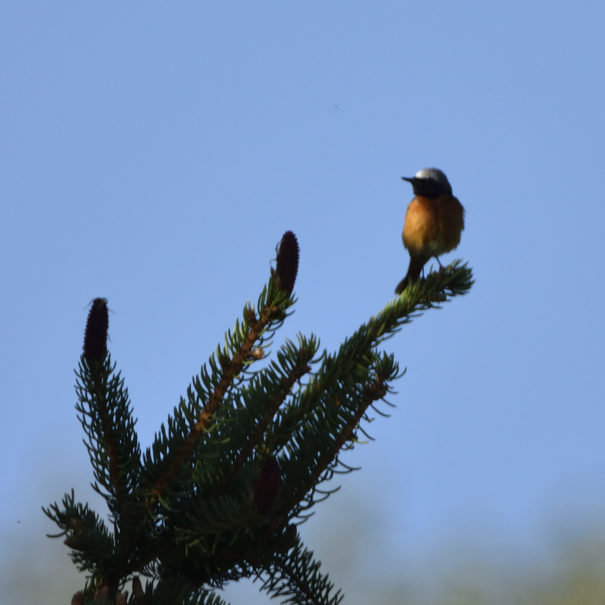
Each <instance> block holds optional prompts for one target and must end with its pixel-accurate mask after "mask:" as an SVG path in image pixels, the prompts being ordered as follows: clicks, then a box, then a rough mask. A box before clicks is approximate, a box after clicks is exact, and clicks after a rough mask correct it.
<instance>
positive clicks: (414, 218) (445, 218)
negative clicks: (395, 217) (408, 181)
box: [402, 195, 464, 257]
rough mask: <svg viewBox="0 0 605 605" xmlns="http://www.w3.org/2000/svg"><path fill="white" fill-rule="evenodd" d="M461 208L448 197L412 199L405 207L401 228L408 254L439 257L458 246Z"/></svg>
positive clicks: (459, 204) (461, 221)
mask: <svg viewBox="0 0 605 605" xmlns="http://www.w3.org/2000/svg"><path fill="white" fill-rule="evenodd" d="M463 229H464V208H463V207H462V204H461V203H460V202H459V201H458V200H457V199H456V198H455V197H453V196H451V195H440V196H437V197H434V198H433V197H431V198H428V197H424V196H421V195H418V196H416V197H415V198H414V199H413V200H412V201H411V202H410V205H409V206H408V209H407V212H406V215H405V223H404V224H403V233H402V237H403V245H404V246H405V247H406V248H407V249H408V250H409V251H410V254H416V255H423V256H429V257H431V256H439V255H441V254H444V253H445V252H449V251H450V250H453V249H454V248H455V247H456V246H457V245H458V244H459V243H460V233H461V232H462V230H463Z"/></svg>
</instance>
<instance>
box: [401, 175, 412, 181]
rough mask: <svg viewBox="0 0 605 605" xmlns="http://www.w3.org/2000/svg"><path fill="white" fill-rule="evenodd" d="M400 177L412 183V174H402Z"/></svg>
mask: <svg viewBox="0 0 605 605" xmlns="http://www.w3.org/2000/svg"><path fill="white" fill-rule="evenodd" d="M401 178H402V179H403V180H404V181H407V182H408V183H413V182H414V177H413V176H402V177H401Z"/></svg>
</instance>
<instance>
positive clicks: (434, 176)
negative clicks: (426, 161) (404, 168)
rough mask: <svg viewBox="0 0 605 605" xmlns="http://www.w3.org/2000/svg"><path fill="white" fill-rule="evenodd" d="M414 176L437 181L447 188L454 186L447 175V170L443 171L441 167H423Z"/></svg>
mask: <svg viewBox="0 0 605 605" xmlns="http://www.w3.org/2000/svg"><path fill="white" fill-rule="evenodd" d="M414 178H415V179H422V180H431V181H436V182H437V183H439V184H440V185H442V186H443V187H444V188H445V189H451V187H452V186H451V185H450V182H449V181H448V180H447V177H446V176H445V172H443V170H439V168H423V169H422V170H419V171H418V172H417V173H416V174H415V175H414Z"/></svg>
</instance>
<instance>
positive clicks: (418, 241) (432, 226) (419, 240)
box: [395, 168, 464, 294]
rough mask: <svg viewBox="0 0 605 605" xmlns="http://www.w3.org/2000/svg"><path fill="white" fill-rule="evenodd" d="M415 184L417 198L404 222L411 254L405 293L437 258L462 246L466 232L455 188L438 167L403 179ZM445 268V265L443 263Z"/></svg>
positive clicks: (402, 287) (398, 291)
mask: <svg viewBox="0 0 605 605" xmlns="http://www.w3.org/2000/svg"><path fill="white" fill-rule="evenodd" d="M401 178H402V179H403V180H404V181H408V182H409V183H412V188H413V189H414V195H415V197H414V199H413V200H412V201H411V202H410V205H409V206H408V209H407V212H406V213H405V222H404V223H403V233H402V239H403V245H404V246H405V247H406V248H407V250H408V252H409V253H410V265H409V267H408V272H407V273H406V275H405V277H404V278H403V279H402V280H401V281H400V282H399V283H398V284H397V287H396V288H395V293H396V294H401V293H402V292H403V291H404V290H405V288H406V287H407V285H408V284H410V283H412V282H415V281H416V280H417V279H418V278H419V277H420V272H421V271H422V268H423V267H424V265H425V264H426V263H427V262H428V261H429V260H430V259H431V258H432V257H435V258H436V259H437V262H438V263H439V258H438V257H439V255H441V254H444V253H445V252H449V251H450V250H453V249H454V248H455V247H456V246H457V245H458V244H459V243H460V233H461V232H462V230H463V229H464V208H463V207H462V204H461V203H460V202H459V201H458V200H457V199H456V198H455V197H454V196H453V195H452V186H451V185H450V183H449V181H448V180H447V177H446V176H445V174H444V173H443V172H442V171H441V170H439V169H438V168H423V169H422V170H419V171H418V172H417V173H416V175H415V176H413V177H406V176H404V177H401ZM439 265H441V263H439Z"/></svg>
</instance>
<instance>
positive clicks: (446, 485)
mask: <svg viewBox="0 0 605 605" xmlns="http://www.w3.org/2000/svg"><path fill="white" fill-rule="evenodd" d="M604 18H605V9H604V8H603V5H602V3H597V2H582V1H580V2H573V3H572V2H534V3H531V2H530V3H526V2H518V1H513V2H506V3H498V4H496V3H488V2H444V1H439V2H433V3H426V2H410V3H407V2H406V3H404V2H395V1H385V2H376V3H372V4H371V6H370V4H369V3H366V2H344V1H335V2H305V3H291V2H286V3H284V2H277V1H274V2H266V1H259V2H221V3H219V2H184V3H176V4H174V3H173V4H170V5H168V4H166V3H160V2H145V3H142V2H130V3H126V4H124V3H117V2H115V3H113V2H112V3H106V2H105V3H90V2H86V3H82V2H33V1H32V2H30V1H23V2H14V3H5V4H4V5H3V7H2V8H1V9H0V61H1V73H2V76H1V84H0V86H1V89H2V91H1V94H0V121H1V132H2V135H1V137H0V166H1V168H0V170H1V173H2V176H1V179H0V194H1V200H2V202H1V203H2V213H1V216H2V218H1V220H0V247H1V248H0V259H1V260H0V262H1V264H2V266H1V275H2V296H1V298H0V313H1V317H2V337H1V338H0V364H1V367H2V379H1V380H0V400H1V401H2V409H3V413H4V417H3V421H2V423H0V426H1V428H0V457H1V459H2V478H3V485H4V486H5V489H4V493H5V497H4V498H2V500H1V501H0V513H1V514H0V518H1V519H2V526H3V528H2V534H3V535H6V536H8V537H10V540H11V550H12V552H9V551H7V553H8V554H9V555H14V552H15V550H16V549H17V548H18V545H19V544H21V540H22V539H24V536H26V535H27V536H28V539H30V538H29V537H30V535H35V536H36V538H38V536H39V541H41V542H44V541H45V540H46V539H45V538H44V537H43V533H44V531H52V529H53V528H52V526H51V525H50V524H49V523H46V522H45V520H44V519H42V518H41V514H40V509H39V507H40V505H42V504H47V503H48V502H50V501H52V500H55V499H58V498H60V497H61V495H62V494H63V493H64V492H65V491H66V490H68V489H69V488H70V487H71V486H72V485H76V486H78V496H79V497H80V498H82V499H87V498H89V496H90V489H89V488H88V487H87V482H88V481H89V479H90V473H89V470H88V462H87V458H86V452H85V450H84V447H83V445H82V444H81V430H80V426H79V424H78V423H77V421H76V418H75V412H74V392H73V382H74V377H73V368H74V366H75V364H76V363H77V360H78V356H79V354H80V350H81V343H82V335H83V328H84V322H85V319H86V314H87V303H88V302H89V301H90V299H92V298H93V297H95V296H105V297H107V298H108V299H109V303H110V306H111V308H112V309H113V311H114V313H113V314H112V315H111V317H110V335H111V343H110V349H111V352H112V355H113V357H114V359H115V360H116V361H117V362H118V364H119V367H120V368H121V369H122V370H123V372H124V374H125V377H126V381H127V384H128V386H129V389H130V394H131V397H132V400H133V403H134V406H135V411H136V414H137V416H138V418H139V424H138V428H139V430H140V434H141V439H142V441H143V443H144V444H145V445H148V444H149V443H150V441H151V439H152V437H153V434H154V431H155V430H156V429H157V428H158V426H159V424H160V423H161V422H162V421H164V420H165V418H166V415H167V413H168V412H169V411H170V410H171V408H172V406H173V405H174V404H175V403H176V402H177V400H178V397H179V396H180V395H181V394H182V393H184V392H185V389H186V386H187V384H188V382H189V380H190V378H191V376H192V375H193V374H194V373H195V372H197V371H198V369H199V366H200V365H201V363H202V362H203V361H204V360H205V359H206V358H207V356H208V354H209V353H210V352H211V351H212V350H213V349H214V348H215V346H216V344H217V343H218V342H219V341H221V339H222V336H223V333H224V330H225V329H226V328H228V327H231V326H232V325H233V322H234V320H235V318H236V317H237V316H238V315H239V314H240V313H241V309H242V305H243V303H244V302H245V301H246V300H250V299H252V300H255V299H256V297H257V295H258V292H259V291H260V289H261V287H262V285H263V284H264V282H265V280H266V278H267V276H268V273H269V261H270V259H271V258H272V257H273V256H274V247H275V245H276V243H277V242H278V241H279V239H280V236H281V234H282V233H283V232H284V231H285V230H287V229H292V230H293V231H294V232H295V233H296V234H297V236H298V238H299V242H300V246H301V264H300V272H299V279H298V281H297V285H296V294H297V296H298V298H299V302H298V304H297V307H296V309H297V310H296V313H295V315H294V316H293V317H292V318H291V320H290V321H289V323H287V324H286V326H285V327H284V329H283V331H282V335H283V336H284V337H285V336H294V335H295V333H296V331H298V330H300V331H303V332H305V333H308V332H314V333H316V334H317V335H318V336H319V337H320V338H321V340H322V343H323V345H324V346H325V347H327V348H328V349H333V348H335V347H336V346H337V345H338V343H339V342H340V341H341V340H342V339H343V338H344V337H346V336H347V335H348V334H350V333H351V332H352V331H353V330H354V329H355V328H356V327H357V326H358V325H359V323H360V322H361V321H364V320H365V319H366V318H367V317H369V316H370V315H372V314H373V313H375V312H376V311H377V310H379V309H380V308H382V306H383V305H384V304H385V303H386V302H387V301H388V300H389V299H390V298H391V297H392V296H393V288H394V286H395V284H396V283H397V282H398V280H399V279H400V278H401V277H402V275H403V273H404V271H405V268H406V265H407V253H405V251H404V249H403V247H402V244H401V239H400V231H401V224H402V221H403V216H404V212H405V208H406V204H407V203H408V201H409V200H410V199H411V188H410V187H409V185H408V184H407V183H404V182H402V181H401V180H400V176H402V175H410V174H413V173H414V172H416V171H417V170H418V169H420V168H423V167H426V166H438V167H440V168H441V169H443V170H444V171H445V172H446V173H447V175H448V176H449V179H450V182H451V183H452V186H453V188H454V193H455V194H456V195H457V196H458V197H459V199H460V200H461V201H462V203H463V204H464V206H465V207H466V212H467V227H466V230H465V231H464V233H463V238H462V243H461V245H460V247H459V248H458V250H457V251H456V252H455V253H452V254H451V255H448V256H447V257H446V258H445V259H444V260H451V259H453V258H455V257H461V258H463V259H465V260H467V261H468V262H469V263H470V265H471V266H472V267H473V269H474V272H475V277H476V284H475V286H474V288H473V290H472V291H471V293H470V295H468V296H467V297H463V298H459V299H455V300H454V301H453V302H452V303H451V304H448V305H447V306H446V307H445V308H444V309H443V310H441V311H432V312H430V313H428V314H426V315H424V316H423V317H421V318H419V319H418V320H416V321H415V323H414V324H413V325H411V326H409V327H408V328H406V329H405V330H404V331H403V332H401V333H400V334H398V335H397V336H396V337H395V338H393V339H392V340H390V341H389V342H388V343H387V347H386V348H387V349H389V350H391V351H393V352H394V353H395V354H396V356H397V358H398V359H399V360H400V363H401V364H402V365H403V366H406V367H407V374H406V376H405V377H404V378H403V379H402V380H400V382H399V383H398V385H397V386H398V388H399V394H398V395H396V396H394V397H392V398H391V400H392V401H393V402H394V403H396V404H397V408H396V409H395V410H394V412H393V415H392V418H390V419H389V420H384V419H379V420H377V421H376V423H374V425H372V430H371V432H372V434H373V435H374V437H376V439H377V440H376V441H375V442H373V443H371V444H369V445H367V446H364V447H362V448H359V449H358V451H357V452H356V453H355V454H354V455H353V456H352V457H351V458H350V460H351V461H352V462H354V463H360V464H362V465H363V467H364V468H363V470H362V471H361V472H359V473H356V474H355V475H354V476H348V477H345V478H344V479H343V484H344V489H343V490H342V491H341V492H339V493H338V495H336V496H335V497H334V498H333V501H332V502H330V503H327V505H326V506H325V507H324V508H322V507H319V508H318V511H317V516H316V518H315V519H314V520H313V521H312V524H310V528H309V529H308V530H307V531H308V536H309V537H308V540H309V544H310V546H311V547H318V548H321V547H320V546H319V542H320V538H321V534H322V532H323V534H324V536H325V534H326V533H328V529H329V524H327V525H326V524H325V522H322V515H324V517H325V519H326V520H327V519H334V518H337V517H338V515H339V514H341V513H342V511H346V510H347V508H348V507H349V506H351V507H355V506H358V505H359V501H363V508H364V510H366V513H367V515H368V519H369V521H368V522H369V523H370V524H372V527H373V528H374V534H373V538H372V540H370V541H369V542H368V544H369V543H370V542H371V544H372V545H374V546H373V548H374V549H375V551H373V552H376V553H384V552H385V549H386V552H387V553H388V555H387V557H386V558H387V559H389V560H391V561H394V562H395V564H394V565H395V568H396V569H398V570H399V569H400V566H399V565H398V564H397V562H398V561H405V562H406V564H407V563H409V564H410V565H413V564H414V561H415V560H416V559H418V560H419V559H421V558H422V557H423V556H425V555H426V552H428V550H429V549H430V548H434V547H435V545H439V544H440V543H441V542H442V541H446V540H447V539H448V538H449V537H451V536H452V535H455V536H468V537H469V540H470V539H476V538H477V537H479V539H480V540H481V539H483V538H485V539H486V540H487V539H488V537H489V536H497V537H498V538H497V539H499V540H504V541H505V542H507V543H510V544H514V545H517V547H518V548H519V549H521V550H527V551H529V550H531V549H533V548H535V547H536V545H538V544H539V543H540V540H541V536H542V534H543V532H544V530H545V527H546V526H547V525H548V523H549V519H553V518H559V517H560V516H561V515H563V516H566V517H567V518H569V519H572V520H573V519H578V518H581V517H584V516H590V515H592V514H594V515H597V516H598V515H600V514H601V513H602V512H603V510H605V506H603V504H604V503H605V446H604V444H603V427H604V425H605V410H604V404H605V387H604V378H603V361H604V355H603V345H604V343H605V326H604V319H603V300H604V297H605V289H604V287H603V283H602V277H603V262H604V261H603V258H602V257H603V254H602V249H603V240H604V224H605V210H604V206H605V200H604V194H603V183H602V181H603V172H604V165H605V152H604V147H603V140H604V135H605V119H604V114H603V108H604V107H605V84H604V80H603V57H604V56H605V53H604V51H605V48H604V46H605V44H604V42H603V32H602V24H603V22H604ZM324 509H325V512H324ZM366 513H364V514H366ZM322 523H324V524H323V525H322ZM374 523H375V524H376V525H373V524H374ZM313 524H315V525H313ZM314 528H315V530H314ZM318 528H319V529H321V528H323V529H321V531H319V529H318ZM326 528H328V529H326ZM36 532H39V533H37V534H36ZM314 532H315V533H314ZM47 542H48V541H47ZM15 545H17V546H15ZM45 548H46V550H44V552H45V553H51V555H52V556H53V557H55V558H57V559H60V560H62V561H63V563H64V565H65V567H69V563H68V561H67V558H66V548H65V547H64V546H63V545H62V544H61V542H60V541H56V542H53V543H50V546H48V545H45ZM367 548H368V549H369V548H371V546H367ZM5 554H6V553H5ZM329 556H330V555H328V554H326V555H322V559H323V560H324V565H325V568H326V570H328V571H329V570H330V568H331V566H330V560H329ZM40 565H41V566H42V567H43V563H41V564H40ZM398 573H399V572H398ZM74 589H75V588H74ZM345 589H346V586H345ZM70 590H71V587H68V589H67V592H66V594H71V592H73V591H71V592H70ZM252 592H254V589H253V590H252ZM261 602H263V601H261ZM351 602H353V601H351Z"/></svg>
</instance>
